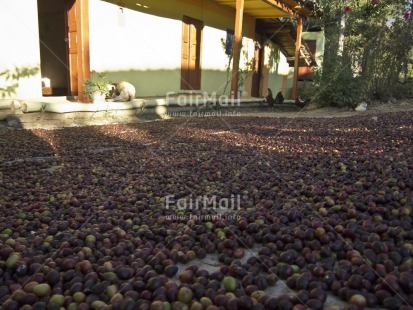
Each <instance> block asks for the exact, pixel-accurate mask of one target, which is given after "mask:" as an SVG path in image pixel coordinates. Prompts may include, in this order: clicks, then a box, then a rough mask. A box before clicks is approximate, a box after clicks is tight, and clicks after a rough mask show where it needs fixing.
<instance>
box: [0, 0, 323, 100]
mask: <svg viewBox="0 0 413 310" xmlns="http://www.w3.org/2000/svg"><path fill="white" fill-rule="evenodd" d="M306 2H308V1H306ZM303 3H304V1H276V0H266V1H264V0H263V1H245V3H244V1H243V0H233V1H224V0H165V1H150V0H137V1H131V0H111V1H103V0H37V1H35V0H19V1H13V2H11V1H7V0H0V6H1V10H0V23H1V25H2V29H13V31H10V32H7V31H4V35H5V41H4V42H7V44H2V46H1V47H0V55H1V57H0V73H2V74H1V75H0V82H1V84H0V85H4V86H0V96H1V98H0V99H13V98H17V99H28V98H30V99H31V98H39V97H42V96H50V95H52V96H77V98H79V101H84V99H85V98H84V96H83V89H82V85H83V80H84V79H86V78H88V77H90V72H91V71H97V72H104V73H106V77H107V80H108V82H117V81H120V80H125V81H128V82H130V83H132V84H133V85H134V86H135V87H136V93H137V96H138V97H147V96H165V95H168V94H173V93H181V92H189V91H197V92H201V93H202V92H205V93H208V94H214V93H215V94H230V93H231V91H232V92H233V91H234V81H235V80H236V81H238V82H237V83H235V84H236V85H235V86H236V87H237V88H236V89H237V90H242V96H245V97H251V96H253V97H263V96H265V95H266V89H267V87H270V88H272V89H273V91H274V90H281V89H282V90H283V91H284V92H285V93H286V94H287V95H288V94H290V96H292V95H293V93H294V90H293V88H294V87H293V86H294V81H296V80H297V76H298V67H297V68H295V67H294V61H293V62H291V59H290V60H289V59H288V55H285V51H284V50H283V49H282V46H281V47H280V45H279V44H278V43H277V41H276V40H274V38H276V37H277V35H279V33H281V32H282V31H284V32H285V29H283V27H281V28H278V29H277V28H272V29H271V30H270V31H262V29H261V28H262V27H268V26H270V25H271V22H269V21H273V20H274V19H277V18H280V17H281V18H288V19H289V20H291V21H296V20H298V21H302V19H303V18H308V17H313V16H314V10H311V9H309V8H307V7H305V6H304V4H303ZM258 20H260V21H264V22H262V23H259V22H257V21H258ZM266 21H267V22H266ZM260 27H261V28H260ZM290 37H291V40H292V41H293V42H295V40H297V39H298V38H301V32H300V33H299V36H297V33H290ZM320 37H321V36H320ZM237 42H238V43H239V44H238V45H237ZM294 44H295V43H294ZM300 46H301V44H300ZM238 55H239V57H238ZM290 56H291V55H290ZM293 56H294V55H293ZM296 56H297V57H296V59H297V60H298V61H300V59H301V58H302V55H301V54H300V50H299V49H297V53H296ZM300 57H301V58H300ZM298 61H297V66H298ZM5 72H6V73H7V74H3V73H5ZM13 73H14V74H13ZM234 76H237V78H236V79H235V78H233V77H234ZM231 82H232V85H231Z"/></svg>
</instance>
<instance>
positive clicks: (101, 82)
mask: <svg viewBox="0 0 413 310" xmlns="http://www.w3.org/2000/svg"><path fill="white" fill-rule="evenodd" d="M84 92H85V94H86V95H88V96H89V97H90V96H91V95H92V94H93V93H95V92H100V93H103V94H105V95H106V96H107V95H108V94H109V89H108V82H107V81H106V74H105V73H99V72H96V71H92V72H91V75H90V79H86V80H85V81H84Z"/></svg>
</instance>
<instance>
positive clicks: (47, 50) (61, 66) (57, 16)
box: [37, 0, 70, 96]
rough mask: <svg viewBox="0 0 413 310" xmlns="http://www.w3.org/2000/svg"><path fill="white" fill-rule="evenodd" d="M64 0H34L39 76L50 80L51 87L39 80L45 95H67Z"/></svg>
mask: <svg viewBox="0 0 413 310" xmlns="http://www.w3.org/2000/svg"><path fill="white" fill-rule="evenodd" d="M65 2H66V1H65V0H37V7H38V19H39V36H40V68H41V75H42V78H48V79H50V87H46V86H47V85H45V84H43V83H42V84H43V85H42V86H43V89H42V90H43V95H44V96H67V95H70V94H69V93H68V70H69V69H68V55H67V31H66V29H67V26H66V8H65Z"/></svg>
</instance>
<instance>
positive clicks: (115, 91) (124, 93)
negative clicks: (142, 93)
mask: <svg viewBox="0 0 413 310" xmlns="http://www.w3.org/2000/svg"><path fill="white" fill-rule="evenodd" d="M111 86H112V89H111V90H110V91H109V99H108V101H122V102H125V101H132V100H133V99H135V95H136V90H135V86H133V85H132V84H130V83H128V82H125V81H121V82H119V83H113V84H111Z"/></svg>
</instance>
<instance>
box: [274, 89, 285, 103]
mask: <svg viewBox="0 0 413 310" xmlns="http://www.w3.org/2000/svg"><path fill="white" fill-rule="evenodd" d="M283 103H284V96H283V93H282V92H281V91H279V92H278V94H277V96H275V104H283Z"/></svg>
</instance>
